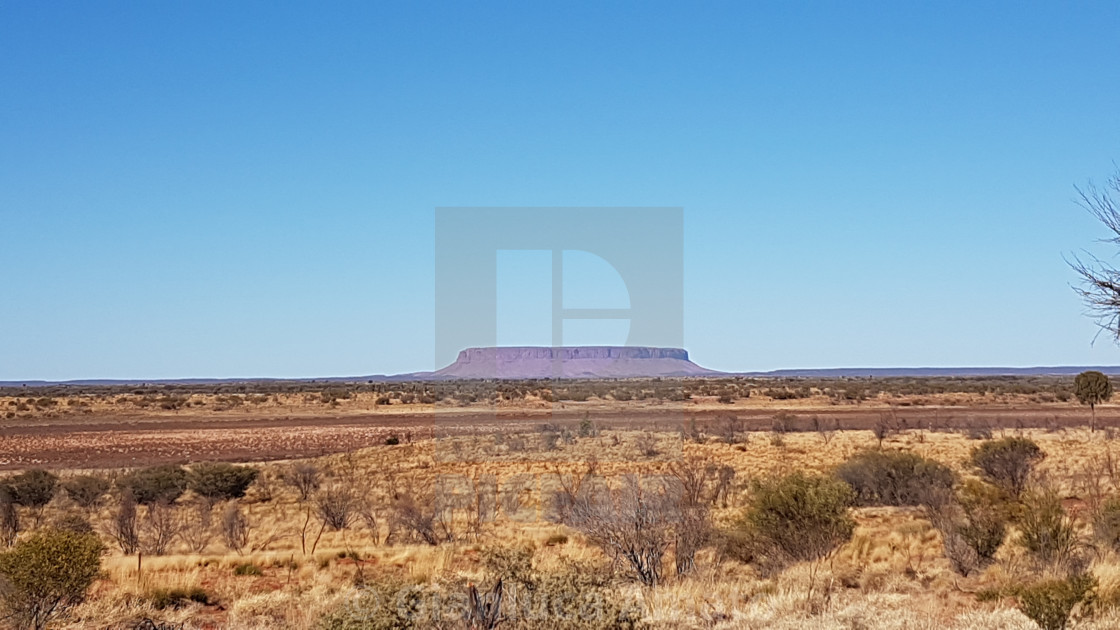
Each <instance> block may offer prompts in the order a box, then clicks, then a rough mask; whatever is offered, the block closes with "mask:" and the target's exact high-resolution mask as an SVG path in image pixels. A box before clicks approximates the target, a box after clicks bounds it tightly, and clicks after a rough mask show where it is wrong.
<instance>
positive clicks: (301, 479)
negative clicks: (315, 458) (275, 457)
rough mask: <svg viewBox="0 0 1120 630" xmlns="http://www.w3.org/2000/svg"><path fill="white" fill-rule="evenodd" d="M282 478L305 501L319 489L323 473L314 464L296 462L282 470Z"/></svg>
mask: <svg viewBox="0 0 1120 630" xmlns="http://www.w3.org/2000/svg"><path fill="white" fill-rule="evenodd" d="M283 479H284V483H286V484H288V485H289V486H291V487H293V488H295V489H296V492H298V493H299V500H300V501H306V500H308V499H309V498H311V495H312V494H314V493H315V491H316V490H318V489H319V486H320V484H322V482H323V475H322V473H320V472H319V469H318V468H317V467H316V466H315V464H312V463H310V462H296V463H294V464H292V465H291V466H290V467H289V468H288V470H286V471H285V472H284V475H283Z"/></svg>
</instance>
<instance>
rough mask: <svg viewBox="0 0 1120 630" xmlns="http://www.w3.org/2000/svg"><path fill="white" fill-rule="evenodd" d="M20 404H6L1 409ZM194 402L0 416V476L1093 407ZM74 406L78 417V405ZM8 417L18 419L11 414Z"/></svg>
mask: <svg viewBox="0 0 1120 630" xmlns="http://www.w3.org/2000/svg"><path fill="white" fill-rule="evenodd" d="M13 400H14V401H19V400H20V399H19V398H18V397H16V398H10V399H8V400H5V399H4V398H3V397H0V406H2V405H5V404H6V403H7V404H10V403H11V401H13ZM196 404H198V405H199V407H196V408H187V409H177V410H163V409H136V408H133V407H132V406H130V405H128V404H125V403H123V402H120V399H118V401H116V402H108V403H102V404H85V403H82V404H80V405H72V406H66V405H60V406H59V408H52V409H48V410H45V411H38V410H35V409H32V411H31V412H29V413H26V414H20V415H16V417H7V418H0V470H18V469H23V468H28V467H33V466H34V467H47V468H69V469H85V468H119V467H134V466H148V465H154V464H160V463H170V462H182V463H188V462H197V461H240V462H248V461H268V460H279V459H291V458H302V457H316V456H322V455H328V454H332V453H342V452H349V451H354V450H357V449H360V448H365V447H369V446H375V445H380V444H384V443H385V440H386V439H388V438H389V437H390V436H396V437H397V438H398V439H399V440H401V441H402V442H411V441H412V440H414V439H415V440H420V439H424V438H430V437H433V436H435V437H438V436H441V435H460V434H485V433H507V432H508V433H517V432H525V431H527V430H533V429H535V428H537V427H543V426H545V425H546V424H553V425H557V426H559V427H569V428H573V429H574V428H575V427H577V426H578V425H579V424H580V423H581V422H585V421H591V422H593V423H595V425H596V426H598V427H601V428H615V429H657V430H662V431H664V430H675V429H680V430H685V429H687V428H688V427H689V426H693V427H699V428H700V430H708V431H711V430H712V427H714V426H716V425H719V424H720V423H726V422H728V421H729V419H731V418H735V419H736V420H735V421H736V422H738V423H740V424H739V425H738V426H739V430H742V431H754V432H769V431H772V430H773V429H774V426H775V422H776V421H775V418H777V419H778V421H779V422H780V423H781V424H782V430H783V431H812V430H814V429H816V428H818V427H826V428H829V429H840V430H856V429H861V430H869V429H874V428H875V427H876V426H884V425H885V426H889V427H891V428H893V429H900V430H906V429H933V430H937V429H958V430H970V429H974V428H975V429H989V430H990V429H1000V428H1006V429H1014V428H1043V429H1059V428H1063V427H1074V426H1085V425H1086V424H1088V419H1089V410H1088V409H1087V408H1086V407H1083V406H1080V405H1078V404H1077V403H1076V401H1072V400H1071V401H1066V402H1035V398H1034V397H1030V396H1021V395H1020V396H1014V395H1011V396H1001V397H999V398H998V399H996V400H993V399H992V397H991V396H983V395H971V394H969V395H965V394H953V393H949V394H934V395H926V396H922V397H904V398H901V399H900V398H898V397H893V398H887V397H885V396H880V397H878V398H872V399H870V400H866V401H859V402H855V403H848V404H840V405H837V404H836V403H835V401H832V400H829V399H827V398H825V397H822V396H811V397H809V398H806V399H799V400H774V399H770V398H767V397H765V396H760V395H755V396H752V397H749V398H745V399H739V400H735V401H733V402H732V403H730V404H718V403H717V402H716V400H715V398H714V397H700V396H698V397H694V398H693V399H690V400H687V401H684V402H665V401H655V402H651V401H648V400H646V401H616V400H610V399H606V400H599V399H594V398H593V399H591V400H589V401H585V402H562V403H561V402H556V403H549V402H545V401H541V400H531V399H529V400H518V401H514V402H511V403H505V402H502V403H500V404H497V405H487V404H474V405H442V404H437V405H420V404H390V405H375V404H373V402H372V401H370V400H364V399H363V397H362V396H361V395H358V396H354V397H353V398H352V399H348V400H344V401H340V403H335V404H332V405H330V406H327V405H318V404H315V405H312V404H307V403H306V402H305V399H301V400H299V401H295V402H293V401H290V400H289V401H284V400H280V399H279V398H277V399H274V401H273V402H272V403H271V404H261V405H256V406H251V405H241V406H239V407H237V408H234V409H224V408H222V407H220V406H219V407H214V406H211V407H210V408H204V407H203V405H202V403H196ZM75 408H76V410H75ZM9 416H11V414H9ZM1097 421H1098V424H1099V425H1100V426H1101V427H1105V428H1107V427H1120V406H1112V405H1102V406H1099V407H1098V408H1097Z"/></svg>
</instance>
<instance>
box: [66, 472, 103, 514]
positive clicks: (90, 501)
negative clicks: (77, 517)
mask: <svg viewBox="0 0 1120 630" xmlns="http://www.w3.org/2000/svg"><path fill="white" fill-rule="evenodd" d="M62 489H63V491H64V492H66V496H68V497H70V500H71V501H73V502H74V503H76V504H77V505H78V506H79V507H81V508H84V509H87V510H90V509H93V508H95V507H97V505H98V504H99V503H101V499H102V497H104V496H105V493H106V492H108V491H109V480H108V479H106V478H105V477H102V476H100V475H77V476H75V477H71V478H69V479H67V480H66V481H64V482H63V483H62Z"/></svg>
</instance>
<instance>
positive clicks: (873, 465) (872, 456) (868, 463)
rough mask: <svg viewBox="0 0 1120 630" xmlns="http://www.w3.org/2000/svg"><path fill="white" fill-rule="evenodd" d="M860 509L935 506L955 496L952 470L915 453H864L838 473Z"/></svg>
mask: <svg viewBox="0 0 1120 630" xmlns="http://www.w3.org/2000/svg"><path fill="white" fill-rule="evenodd" d="M835 474H836V477H837V478H838V479H840V480H842V481H844V482H845V483H847V484H848V485H849V486H851V487H852V490H854V491H855V494H856V502H857V503H858V504H859V505H893V506H901V505H934V504H938V503H941V502H943V501H945V500H946V499H947V498H948V497H949V495H950V493H951V492H952V488H953V482H954V475H953V471H952V470H950V469H949V467H947V466H945V465H944V464H941V463H939V462H936V461H933V460H931V459H926V458H924V457H922V456H920V455H917V454H915V453H906V452H903V451H864V452H862V453H859V454H857V455H855V456H853V457H851V458H850V459H848V461H846V462H844V463H843V464H841V465H840V466H839V467H838V468H837V469H836V473H835Z"/></svg>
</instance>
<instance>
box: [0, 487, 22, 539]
mask: <svg viewBox="0 0 1120 630" xmlns="http://www.w3.org/2000/svg"><path fill="white" fill-rule="evenodd" d="M17 535H19V510H18V509H17V508H16V500H15V497H13V496H12V489H11V488H9V487H7V486H4V485H0V545H3V546H5V547H11V546H12V544H14V543H15V541H16V536H17Z"/></svg>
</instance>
